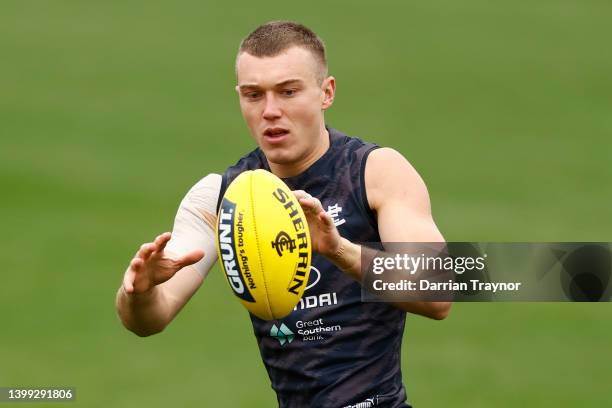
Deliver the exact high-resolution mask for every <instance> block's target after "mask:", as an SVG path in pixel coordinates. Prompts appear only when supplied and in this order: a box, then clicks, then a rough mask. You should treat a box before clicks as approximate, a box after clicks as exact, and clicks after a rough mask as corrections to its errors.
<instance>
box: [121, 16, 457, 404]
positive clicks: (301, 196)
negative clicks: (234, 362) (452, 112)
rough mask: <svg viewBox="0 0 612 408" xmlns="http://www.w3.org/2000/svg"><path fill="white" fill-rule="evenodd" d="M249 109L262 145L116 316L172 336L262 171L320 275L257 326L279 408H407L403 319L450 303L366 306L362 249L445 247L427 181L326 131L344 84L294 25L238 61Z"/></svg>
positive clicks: (170, 241) (197, 209)
mask: <svg viewBox="0 0 612 408" xmlns="http://www.w3.org/2000/svg"><path fill="white" fill-rule="evenodd" d="M236 75H237V81H238V84H237V86H236V90H237V92H238V97H239V100H240V109H241V111H242V115H243V117H244V120H245V121H246V124H247V126H248V128H249V130H250V133H251V135H252V137H253V138H254V139H255V142H256V143H257V145H258V146H259V147H258V148H257V149H256V150H254V151H252V152H251V153H249V154H247V155H245V156H244V157H242V158H241V159H240V160H239V161H238V162H237V164H235V165H233V166H231V167H229V168H228V169H227V170H226V171H225V172H224V174H223V175H217V174H210V175H208V176H206V177H204V178H203V179H202V180H200V181H199V182H198V183H197V184H196V185H195V186H194V187H193V188H192V189H191V190H190V191H189V192H188V193H187V195H186V197H185V198H184V199H183V201H182V202H181V205H180V207H179V210H178V213H177V216H176V220H175V224H174V228H173V231H172V234H170V233H168V232H167V233H164V234H161V235H159V236H158V237H157V238H155V240H154V241H153V242H150V243H146V244H143V245H142V246H141V247H140V250H139V251H138V252H137V253H136V255H135V256H134V259H132V261H131V262H130V265H129V267H128V269H127V271H126V272H125V275H124V278H123V284H122V285H121V287H120V288H119V291H118V293H117V310H118V313H119V316H120V318H121V320H122V322H123V324H124V325H125V327H126V328H128V329H129V330H131V331H133V332H134V333H136V334H138V335H139V336H149V335H152V334H155V333H158V332H160V331H162V330H163V329H164V328H165V327H166V326H167V325H168V324H169V323H170V322H171V321H172V319H173V318H174V317H175V316H176V314H177V313H178V311H179V310H180V309H181V308H182V307H183V306H184V305H185V303H186V302H187V301H188V300H189V299H190V298H191V296H192V295H193V294H194V293H195V292H196V290H197V289H198V288H199V287H200V285H201V284H202V281H203V280H204V278H205V277H206V275H207V273H208V271H209V270H210V268H211V267H212V265H213V263H214V261H215V260H216V249H215V235H214V225H215V222H216V214H217V210H218V206H219V201H220V197H222V196H223V194H224V192H225V189H226V188H227V186H228V185H229V184H230V183H231V181H232V180H233V179H234V178H236V177H237V176H238V175H239V174H240V173H241V172H243V171H245V170H250V169H257V168H263V169H266V170H269V171H271V172H273V173H274V174H276V175H277V176H279V177H281V178H282V179H283V180H284V181H285V183H287V185H288V186H289V187H290V188H291V189H292V190H294V194H295V195H296V197H297V198H298V200H299V202H300V205H301V206H302V208H303V209H304V211H305V214H306V217H307V219H308V224H309V227H310V232H311V240H312V247H313V250H314V252H315V254H314V256H313V260H312V270H311V273H310V275H311V278H310V282H309V285H308V289H307V290H306V292H305V293H304V299H303V300H302V301H301V302H300V303H299V304H298V306H297V308H296V310H295V311H294V312H292V313H291V314H290V315H289V316H288V317H286V318H284V319H281V320H277V321H264V320H260V319H258V318H257V317H255V316H252V315H251V320H252V323H253V328H254V331H255V335H256V337H257V342H258V345H259V349H260V352H261V357H262V359H263V362H264V364H265V366H266V369H267V371H268V374H269V376H270V379H271V382H272V388H273V389H274V390H275V391H276V393H277V398H278V403H279V406H280V407H291V408H295V407H297V408H301V407H316V408H319V407H323V408H327V407H330V408H341V407H359V408H369V407H394V408H395V407H410V405H407V404H406V402H405V401H406V391H405V388H404V386H403V384H402V378H401V371H400V347H401V342H402V335H403V330H404V323H405V312H411V313H416V314H420V315H423V316H427V317H430V318H433V319H444V318H445V317H446V316H447V314H448V311H449V309H450V303H448V302H404V303H393V304H390V303H368V302H362V301H361V285H360V283H359V282H361V279H362V276H361V275H362V272H361V259H360V253H361V246H360V245H359V243H365V242H381V241H382V242H385V241H387V242H442V241H443V238H442V236H441V234H440V232H439V231H438V229H437V227H436V225H435V223H434V221H433V219H432V216H431V211H430V204H429V196H428V193H427V189H426V187H425V184H424V183H423V181H422V179H421V178H420V177H419V175H418V174H417V172H416V171H415V170H414V169H413V168H412V166H411V165H410V164H409V163H408V161H407V160H406V159H405V158H404V157H403V156H402V155H401V154H400V153H398V152H397V151H395V150H393V149H390V148H379V147H378V146H376V145H374V144H370V143H366V142H363V141H361V140H360V139H357V138H352V137H349V136H346V135H344V134H343V133H341V132H340V131H338V130H335V129H332V128H329V127H326V125H325V121H324V112H325V110H327V109H328V108H329V107H330V106H331V105H332V103H333V101H334V94H335V90H336V82H335V79H334V77H332V76H329V75H328V73H327V62H326V57H325V48H324V45H323V43H322V41H321V40H320V39H319V38H318V37H317V36H316V34H314V33H313V32H312V31H311V30H309V29H308V28H306V27H304V26H302V25H300V24H296V23H292V22H271V23H267V24H264V25H262V26H260V27H258V28H257V29H256V30H255V31H253V32H252V33H251V34H249V35H248V36H247V37H246V38H245V39H244V40H243V41H242V43H241V45H240V49H239V51H238V56H237V60H236Z"/></svg>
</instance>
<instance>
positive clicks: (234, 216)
mask: <svg viewBox="0 0 612 408" xmlns="http://www.w3.org/2000/svg"><path fill="white" fill-rule="evenodd" d="M217 252H218V254H219V263H220V264H221V269H222V270H223V271H224V272H225V276H226V277H227V282H228V283H229V286H230V288H231V289H232V291H233V293H234V295H236V296H237V297H238V299H239V300H240V302H241V303H242V304H243V305H244V307H246V308H247V309H248V310H249V311H250V312H251V313H252V314H254V315H255V316H257V317H259V318H260V319H265V320H272V319H280V318H283V317H285V316H287V315H288V314H289V313H291V311H292V310H293V308H294V307H295V305H297V303H298V302H299V301H300V298H301V297H302V294H303V293H304V288H305V287H306V285H307V283H308V274H309V272H310V261H311V258H312V251H311V245H310V233H309V231H308V223H307V221H306V217H305V216H304V212H303V210H302V207H301V206H300V203H299V202H298V201H297V199H296V198H295V196H294V195H293V193H292V192H291V190H290V189H289V187H287V185H286V184H285V183H284V182H283V181H282V180H281V179H279V178H278V177H276V176H275V175H274V174H272V173H270V172H268V171H265V170H254V171H251V170H249V171H245V172H243V173H241V174H240V175H239V176H238V177H236V179H235V180H234V181H233V182H232V183H231V184H230V185H229V186H228V188H227V190H226V191H225V195H224V196H223V200H222V201H221V205H220V206H219V214H217Z"/></svg>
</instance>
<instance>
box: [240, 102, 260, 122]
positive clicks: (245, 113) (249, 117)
mask: <svg viewBox="0 0 612 408" xmlns="http://www.w3.org/2000/svg"><path fill="white" fill-rule="evenodd" d="M240 111H241V112H242V117H243V118H244V120H245V121H246V122H247V125H249V127H250V126H251V125H254V121H255V120H256V119H257V109H256V106H255V105H253V104H249V103H241V104H240Z"/></svg>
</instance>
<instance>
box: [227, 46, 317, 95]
mask: <svg viewBox="0 0 612 408" xmlns="http://www.w3.org/2000/svg"><path fill="white" fill-rule="evenodd" d="M318 69H319V66H318V62H317V61H316V59H315V57H314V55H313V54H312V52H310V51H308V50H307V49H305V48H302V47H291V48H289V49H287V50H286V51H283V52H282V53H280V54H278V55H275V56H274V57H255V56H253V55H251V54H249V53H247V52H243V53H241V54H240V55H239V56H238V60H237V61H236V75H237V76H238V85H241V84H257V85H260V86H266V85H274V84H277V83H280V82H283V81H285V80H287V79H301V80H303V81H304V82H310V81H313V80H315V81H316V77H317V71H318Z"/></svg>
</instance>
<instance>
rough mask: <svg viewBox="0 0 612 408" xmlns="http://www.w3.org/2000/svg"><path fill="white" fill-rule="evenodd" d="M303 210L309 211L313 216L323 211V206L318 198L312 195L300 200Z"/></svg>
mask: <svg viewBox="0 0 612 408" xmlns="http://www.w3.org/2000/svg"><path fill="white" fill-rule="evenodd" d="M299 202H300V204H301V205H302V208H303V209H304V210H305V211H309V212H310V213H311V214H312V215H318V214H319V212H321V211H323V206H322V205H321V202H320V201H319V199H318V198H316V197H313V196H311V195H309V194H308V195H307V196H306V197H303V198H301V199H300V200H299Z"/></svg>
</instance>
